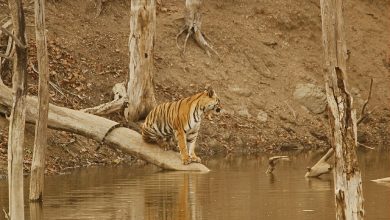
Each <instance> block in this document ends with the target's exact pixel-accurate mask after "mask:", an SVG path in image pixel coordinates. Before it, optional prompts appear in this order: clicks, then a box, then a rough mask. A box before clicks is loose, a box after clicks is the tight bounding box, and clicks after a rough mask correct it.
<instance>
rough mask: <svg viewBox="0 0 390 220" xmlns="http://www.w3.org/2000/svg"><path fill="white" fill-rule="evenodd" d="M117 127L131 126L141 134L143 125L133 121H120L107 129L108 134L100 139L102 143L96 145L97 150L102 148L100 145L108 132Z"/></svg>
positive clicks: (130, 127)
mask: <svg viewBox="0 0 390 220" xmlns="http://www.w3.org/2000/svg"><path fill="white" fill-rule="evenodd" d="M117 128H129V129H131V130H134V131H136V132H138V133H140V134H141V126H140V125H138V124H137V123H135V122H133V121H130V122H127V123H126V124H125V123H118V124H116V125H114V126H112V127H111V128H110V129H108V130H107V132H106V134H105V135H104V137H103V138H102V140H101V141H100V144H99V145H98V146H97V147H96V149H95V151H98V150H99V149H100V147H101V146H102V145H103V144H104V143H105V140H106V138H107V136H108V134H110V133H111V132H112V131H113V130H115V129H117Z"/></svg>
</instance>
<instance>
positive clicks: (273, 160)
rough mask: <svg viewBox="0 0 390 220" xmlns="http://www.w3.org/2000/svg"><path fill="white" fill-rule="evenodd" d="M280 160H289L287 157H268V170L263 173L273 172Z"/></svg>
mask: <svg viewBox="0 0 390 220" xmlns="http://www.w3.org/2000/svg"><path fill="white" fill-rule="evenodd" d="M280 160H286V161H290V158H288V156H274V157H270V158H269V159H268V168H267V171H265V173H266V174H270V173H272V172H273V171H274V169H275V166H276V164H277V163H278V162H279V161H280Z"/></svg>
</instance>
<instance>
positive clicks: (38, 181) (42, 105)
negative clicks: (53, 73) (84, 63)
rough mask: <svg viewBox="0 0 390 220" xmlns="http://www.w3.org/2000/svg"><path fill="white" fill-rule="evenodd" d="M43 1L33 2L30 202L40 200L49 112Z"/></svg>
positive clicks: (36, 0)
mask: <svg viewBox="0 0 390 220" xmlns="http://www.w3.org/2000/svg"><path fill="white" fill-rule="evenodd" d="M45 29H46V25H45V1H44V0H35V36H36V45H37V60H38V69H39V88H38V103H39V105H38V117H37V122H36V124H35V140H34V154H33V159H32V164H31V179H30V200H31V201H37V200H42V193H43V187H44V185H43V184H44V172H45V149H46V145H47V117H48V111H49V88H48V81H49V65H48V55H47V44H46V33H45Z"/></svg>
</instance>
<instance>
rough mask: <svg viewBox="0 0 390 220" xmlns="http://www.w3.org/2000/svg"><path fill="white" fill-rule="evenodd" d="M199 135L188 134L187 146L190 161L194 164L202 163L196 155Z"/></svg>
mask: <svg viewBox="0 0 390 220" xmlns="http://www.w3.org/2000/svg"><path fill="white" fill-rule="evenodd" d="M197 134H198V132H196V133H195V134H191V133H190V134H188V136H187V145H188V149H189V155H190V160H191V161H192V162H196V163H200V162H202V160H201V159H200V157H198V156H196V154H195V146H196V144H195V142H196V138H197Z"/></svg>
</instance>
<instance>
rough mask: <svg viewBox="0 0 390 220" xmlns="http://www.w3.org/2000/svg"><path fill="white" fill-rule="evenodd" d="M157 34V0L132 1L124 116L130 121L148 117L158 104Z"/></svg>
mask: <svg viewBox="0 0 390 220" xmlns="http://www.w3.org/2000/svg"><path fill="white" fill-rule="evenodd" d="M155 31H156V4H155V0H133V1H131V16H130V37H129V51H130V64H129V81H128V84H127V96H128V107H127V108H126V109H125V113H124V114H125V118H126V120H128V121H137V120H139V119H142V118H145V117H146V116H147V114H148V113H149V112H150V110H151V109H152V108H153V107H154V106H155V105H156V99H155V96H154V82H153V47H154V37H155Z"/></svg>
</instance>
